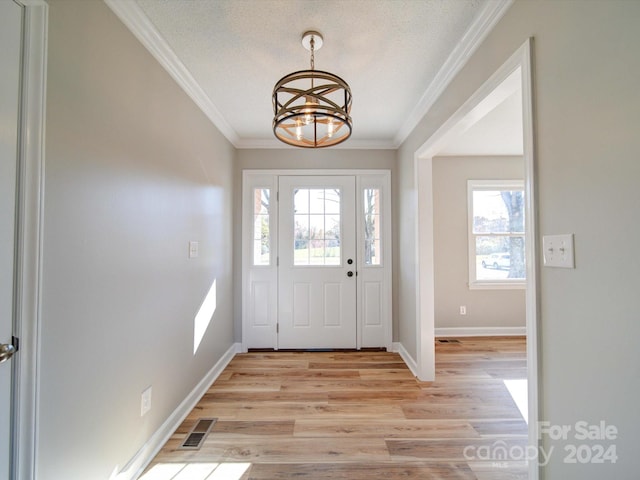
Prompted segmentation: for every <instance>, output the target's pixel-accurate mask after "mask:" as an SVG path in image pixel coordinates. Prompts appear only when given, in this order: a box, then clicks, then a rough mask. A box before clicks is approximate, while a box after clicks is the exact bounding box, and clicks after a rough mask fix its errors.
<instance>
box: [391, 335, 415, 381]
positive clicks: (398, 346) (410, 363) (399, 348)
mask: <svg viewBox="0 0 640 480" xmlns="http://www.w3.org/2000/svg"><path fill="white" fill-rule="evenodd" d="M391 349H392V351H393V352H395V353H398V354H400V357H402V360H403V361H404V363H406V364H407V367H409V370H411V373H413V376H414V377H418V364H417V363H416V361H415V359H414V358H413V357H412V356H411V355H409V352H407V349H406V348H404V345H402V343H400V342H393V344H392V346H391Z"/></svg>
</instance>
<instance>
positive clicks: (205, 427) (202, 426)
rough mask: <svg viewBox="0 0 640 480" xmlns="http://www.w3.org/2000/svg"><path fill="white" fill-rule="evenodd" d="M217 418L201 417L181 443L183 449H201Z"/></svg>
mask: <svg viewBox="0 0 640 480" xmlns="http://www.w3.org/2000/svg"><path fill="white" fill-rule="evenodd" d="M216 420H217V418H201V419H199V420H198V421H197V422H196V424H195V426H194V427H193V428H192V429H191V431H190V432H189V434H188V435H187V437H186V438H185V439H184V442H182V445H180V448H181V449H182V450H199V449H200V447H201V446H202V444H203V443H204V439H205V438H207V435H209V432H210V431H211V428H212V427H213V425H214V424H215V423H216Z"/></svg>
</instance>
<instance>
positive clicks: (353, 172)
mask: <svg viewBox="0 0 640 480" xmlns="http://www.w3.org/2000/svg"><path fill="white" fill-rule="evenodd" d="M252 175H253V176H258V175H271V176H273V177H274V178H276V179H277V177H280V176H296V175H298V176H300V175H301V176H332V175H339V176H355V177H356V190H357V189H358V187H359V185H360V182H359V179H360V178H361V177H364V176H367V175H380V176H383V177H384V178H385V188H386V190H387V195H388V197H389V212H388V217H389V220H387V221H388V222H389V224H388V225H389V227H388V232H387V234H388V235H387V236H388V239H387V245H388V246H387V247H386V249H385V250H386V251H387V252H389V253H388V254H387V256H386V259H387V260H386V262H389V263H388V268H389V270H388V288H389V289H390V293H389V302H388V303H389V305H388V318H387V323H386V324H385V325H384V328H385V330H384V336H385V339H384V343H385V345H384V346H385V347H386V348H387V350H389V351H392V348H393V307H392V303H393V284H392V282H393V263H392V257H393V253H392V252H393V244H392V242H393V240H392V237H393V235H392V230H391V229H392V225H393V219H392V218H391V216H392V215H393V205H392V201H391V199H392V193H391V188H392V187H391V170H390V169H326V170H325V169H243V170H242V191H241V193H240V194H241V198H242V202H241V205H242V207H241V218H242V222H241V224H242V226H241V228H242V238H243V242H242V246H241V248H242V250H241V251H242V253H241V258H242V269H241V271H242V279H241V297H242V298H241V305H242V313H241V339H242V351H243V352H246V351H247V349H248V345H247V340H246V339H247V333H246V332H247V328H248V322H249V318H248V311H247V309H248V306H249V294H250V292H249V291H248V286H247V282H248V279H249V268H250V265H249V264H248V263H247V261H245V259H247V260H249V259H250V256H249V257H247V252H249V251H250V249H249V245H248V244H247V242H250V241H251V240H250V239H249V240H248V237H247V235H246V234H245V229H246V228H248V225H247V219H246V218H245V202H246V188H247V187H248V185H249V181H248V179H249V178H250V176H252ZM356 206H357V202H356ZM276 222H277V221H276ZM271 227H272V228H273V229H275V231H277V229H278V225H277V224H276V225H272V226H271ZM275 248H276V249H277V244H276V247H275ZM276 315H277V313H276ZM361 330H362V326H359V328H358V335H360V333H361ZM357 338H358V341H357V344H358V348H359V347H360V341H361V337H360V336H358V337H357ZM276 343H277V342H276Z"/></svg>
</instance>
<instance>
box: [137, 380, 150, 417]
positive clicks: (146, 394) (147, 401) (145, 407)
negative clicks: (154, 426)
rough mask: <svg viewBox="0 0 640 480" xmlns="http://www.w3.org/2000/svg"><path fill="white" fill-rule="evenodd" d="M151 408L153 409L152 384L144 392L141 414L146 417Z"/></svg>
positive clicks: (141, 401) (141, 400)
mask: <svg viewBox="0 0 640 480" xmlns="http://www.w3.org/2000/svg"><path fill="white" fill-rule="evenodd" d="M149 410H151V386H149V387H147V388H146V389H145V390H144V391H143V392H142V396H141V398H140V416H141V417H144V416H145V414H146V413H147V412H148V411H149Z"/></svg>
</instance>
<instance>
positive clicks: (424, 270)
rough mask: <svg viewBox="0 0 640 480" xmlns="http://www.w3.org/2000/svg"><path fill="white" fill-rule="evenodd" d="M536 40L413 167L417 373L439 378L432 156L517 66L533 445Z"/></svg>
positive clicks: (532, 436) (479, 112) (532, 441)
mask: <svg viewBox="0 0 640 480" xmlns="http://www.w3.org/2000/svg"><path fill="white" fill-rule="evenodd" d="M531 50H532V41H531V40H527V42H525V44H524V45H522V46H521V47H520V48H519V49H518V50H517V51H516V52H515V53H514V54H513V55H512V56H511V58H509V59H508V60H507V61H506V62H505V63H504V64H503V65H502V67H500V68H499V69H498V71H496V72H495V73H494V75H492V76H491V78H489V80H487V81H486V82H485V84H483V85H482V86H481V87H480V89H478V90H477V91H476V92H475V93H474V94H473V95H472V96H471V97H470V98H469V99H468V100H467V101H466V102H465V103H464V104H463V105H462V106H461V107H460V108H459V109H458V111H457V112H456V113H454V115H453V116H452V117H451V118H449V120H447V122H445V123H444V124H443V125H442V126H441V127H440V129H438V130H437V131H436V132H435V133H434V134H433V135H432V136H431V137H430V138H429V139H428V140H427V141H426V142H425V143H424V144H423V145H422V146H421V147H420V148H419V149H418V150H417V151H416V152H415V155H414V159H415V172H416V190H417V212H418V229H417V230H418V231H417V234H418V239H417V242H416V245H417V250H418V251H417V258H418V266H417V270H418V271H417V275H416V276H417V278H418V279H419V281H418V285H417V289H416V298H417V306H416V307H417V312H418V319H417V322H416V323H417V326H416V327H417V329H416V330H417V331H416V334H417V335H416V338H417V345H416V346H417V348H416V352H417V358H416V364H417V365H416V367H417V374H418V377H419V378H420V379H421V380H425V381H429V380H433V379H434V378H435V311H434V305H435V293H434V287H435V278H434V264H435V262H434V210H433V159H434V157H435V156H437V155H438V154H439V153H440V152H441V151H442V150H443V149H444V148H445V147H446V145H448V144H449V143H450V141H451V139H453V138H455V137H456V136H458V135H459V134H460V133H461V132H464V131H466V130H467V129H468V128H469V127H470V125H473V124H474V123H476V122H477V120H478V118H481V117H482V116H484V114H486V112H487V108H488V107H490V106H491V105H492V104H493V105H494V106H495V103H494V102H495V100H496V98H495V97H496V95H500V94H501V93H500V90H499V88H498V87H499V86H500V85H501V84H503V83H504V82H505V80H507V79H508V78H509V77H510V76H511V75H512V74H514V72H518V71H519V76H520V87H521V92H522V133H523V135H522V151H523V154H522V157H523V161H524V195H525V200H524V202H525V203H524V215H525V224H524V229H525V232H524V234H525V245H526V248H525V255H524V258H525V265H526V282H525V287H526V289H525V292H526V293H525V323H526V326H525V332H526V350H527V386H528V389H527V390H528V391H527V401H528V405H527V413H528V415H527V416H528V436H529V445H532V446H537V432H536V425H537V420H538V405H537V397H538V389H537V386H538V379H537V351H538V347H537V338H538V336H537V335H538V334H537V319H538V312H537V261H536V256H537V255H536V252H537V245H536V207H535V206H536V198H535V176H534V151H533V113H532V66H531ZM528 470H529V478H531V479H536V478H538V469H537V465H536V464H535V462H530V463H529V467H528Z"/></svg>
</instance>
